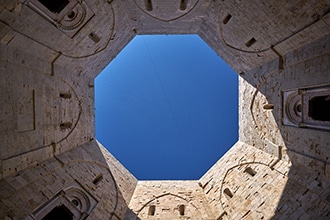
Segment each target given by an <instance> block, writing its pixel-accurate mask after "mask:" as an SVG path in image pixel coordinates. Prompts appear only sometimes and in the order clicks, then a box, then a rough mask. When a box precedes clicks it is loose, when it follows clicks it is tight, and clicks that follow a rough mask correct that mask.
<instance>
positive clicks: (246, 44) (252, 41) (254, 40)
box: [245, 38, 257, 47]
mask: <svg viewBox="0 0 330 220" xmlns="http://www.w3.org/2000/svg"><path fill="white" fill-rule="evenodd" d="M256 42H257V40H256V39H254V38H251V39H250V40H249V41H248V42H246V43H245V46H247V47H251V46H252V45H253V44H255V43H256Z"/></svg>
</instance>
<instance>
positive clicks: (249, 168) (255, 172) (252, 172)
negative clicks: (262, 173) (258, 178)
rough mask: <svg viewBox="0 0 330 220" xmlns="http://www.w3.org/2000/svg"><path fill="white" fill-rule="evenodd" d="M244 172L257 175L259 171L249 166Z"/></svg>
mask: <svg viewBox="0 0 330 220" xmlns="http://www.w3.org/2000/svg"><path fill="white" fill-rule="evenodd" d="M244 173H248V174H250V176H255V175H256V174H257V171H255V170H254V169H252V168H251V167H248V168H246V169H245V170H244Z"/></svg>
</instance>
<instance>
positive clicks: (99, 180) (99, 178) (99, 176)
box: [93, 174, 103, 185]
mask: <svg viewBox="0 0 330 220" xmlns="http://www.w3.org/2000/svg"><path fill="white" fill-rule="evenodd" d="M101 180H103V175H102V174H100V175H98V176H97V177H95V179H94V180H93V184H94V185H98V184H99V183H100V182H101Z"/></svg>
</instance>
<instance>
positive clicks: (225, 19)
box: [222, 14, 231, 24]
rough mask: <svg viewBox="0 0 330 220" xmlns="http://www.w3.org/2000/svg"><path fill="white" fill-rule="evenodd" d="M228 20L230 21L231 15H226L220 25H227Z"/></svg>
mask: <svg viewBox="0 0 330 220" xmlns="http://www.w3.org/2000/svg"><path fill="white" fill-rule="evenodd" d="M230 19H231V15H230V14H228V15H227V16H226V17H225V18H224V19H223V20H222V23H224V24H227V23H228V21H229V20H230Z"/></svg>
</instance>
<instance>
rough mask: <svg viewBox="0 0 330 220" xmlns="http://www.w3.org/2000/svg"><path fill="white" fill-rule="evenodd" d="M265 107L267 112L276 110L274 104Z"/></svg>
mask: <svg viewBox="0 0 330 220" xmlns="http://www.w3.org/2000/svg"><path fill="white" fill-rule="evenodd" d="M263 107H264V109H265V110H273V109H274V105H273V104H265V105H264V106H263Z"/></svg>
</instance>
